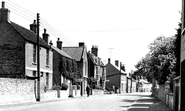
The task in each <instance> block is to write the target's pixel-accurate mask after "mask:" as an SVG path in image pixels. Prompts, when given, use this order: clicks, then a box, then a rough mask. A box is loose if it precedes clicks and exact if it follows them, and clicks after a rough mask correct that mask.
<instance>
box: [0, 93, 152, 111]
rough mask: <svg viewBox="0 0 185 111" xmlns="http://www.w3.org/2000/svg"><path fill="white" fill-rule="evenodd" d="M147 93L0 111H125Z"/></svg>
mask: <svg viewBox="0 0 185 111" xmlns="http://www.w3.org/2000/svg"><path fill="white" fill-rule="evenodd" d="M146 95H149V93H147V94H146V93H133V94H111V95H93V96H90V97H85V96H84V97H76V98H70V99H65V100H53V101H44V102H36V103H26V104H25V103H24V104H19V105H18V104H17V105H9V106H3V107H0V111H126V110H127V109H128V108H129V107H130V106H131V105H132V104H133V103H134V102H135V101H136V100H137V99H140V98H142V97H143V96H146Z"/></svg>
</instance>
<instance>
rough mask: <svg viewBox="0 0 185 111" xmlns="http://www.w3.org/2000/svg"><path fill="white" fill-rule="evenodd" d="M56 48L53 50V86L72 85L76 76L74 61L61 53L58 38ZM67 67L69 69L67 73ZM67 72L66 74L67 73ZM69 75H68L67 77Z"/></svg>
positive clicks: (60, 44)
mask: <svg viewBox="0 0 185 111" xmlns="http://www.w3.org/2000/svg"><path fill="white" fill-rule="evenodd" d="M56 44H57V47H54V46H52V49H53V85H59V86H61V85H62V83H68V81H69V82H70V83H72V80H74V79H75V77H76V75H77V63H76V61H75V60H74V59H73V58H72V57H71V56H69V55H68V54H67V53H65V52H64V51H63V48H62V41H60V39H59V38H58V41H57V43H56ZM67 67H71V68H70V69H71V70H70V71H68V69H67ZM67 71H68V72H67ZM67 73H69V74H70V75H67Z"/></svg>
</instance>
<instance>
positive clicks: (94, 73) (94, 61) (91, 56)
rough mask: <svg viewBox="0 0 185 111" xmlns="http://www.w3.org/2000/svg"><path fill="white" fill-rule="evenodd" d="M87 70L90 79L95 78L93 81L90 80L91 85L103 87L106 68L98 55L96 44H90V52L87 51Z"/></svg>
mask: <svg viewBox="0 0 185 111" xmlns="http://www.w3.org/2000/svg"><path fill="white" fill-rule="evenodd" d="M88 71H89V77H90V78H91V80H93V79H94V80H95V82H93V81H91V83H90V84H91V87H92V88H100V89H105V83H106V68H105V65H104V64H103V62H102V60H101V58H100V57H98V46H92V48H91V52H90V51H89V52H88ZM92 78H93V79H92Z"/></svg>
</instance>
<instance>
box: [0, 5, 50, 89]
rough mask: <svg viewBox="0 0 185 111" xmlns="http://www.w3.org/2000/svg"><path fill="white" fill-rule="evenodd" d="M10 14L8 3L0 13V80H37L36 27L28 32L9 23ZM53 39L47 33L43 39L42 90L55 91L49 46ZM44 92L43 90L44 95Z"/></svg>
mask: <svg viewBox="0 0 185 111" xmlns="http://www.w3.org/2000/svg"><path fill="white" fill-rule="evenodd" d="M9 14H10V11H9V10H8V9H6V8H5V5H4V2H3V3H2V8H1V9H0V52H1V53H0V76H1V77H8V78H9V77H11V78H35V77H36V76H37V36H36V33H35V32H36V23H35V22H34V23H33V24H31V25H30V29H31V30H28V29H26V28H24V27H22V26H20V25H18V24H16V23H13V22H11V21H10V20H9V17H10V15H9ZM48 37H49V35H48V34H47V33H46V30H44V33H43V39H42V38H40V40H39V41H40V72H41V88H44V87H45V86H46V87H47V88H48V89H51V88H52V75H53V71H52V69H53V66H52V58H53V57H52V56H53V53H52V51H51V48H50V46H49V45H48ZM42 91H43V90H41V92H42Z"/></svg>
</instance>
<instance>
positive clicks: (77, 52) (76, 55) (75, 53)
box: [63, 47, 84, 61]
mask: <svg viewBox="0 0 185 111" xmlns="http://www.w3.org/2000/svg"><path fill="white" fill-rule="evenodd" d="M83 50H84V47H63V51H64V52H65V53H67V54H68V55H70V56H71V57H72V58H73V59H75V60H76V61H81V58H82V55H83Z"/></svg>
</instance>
